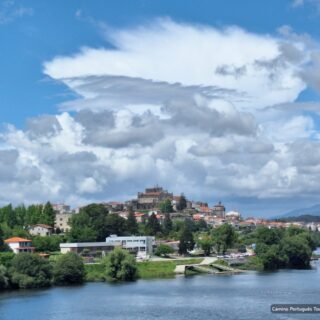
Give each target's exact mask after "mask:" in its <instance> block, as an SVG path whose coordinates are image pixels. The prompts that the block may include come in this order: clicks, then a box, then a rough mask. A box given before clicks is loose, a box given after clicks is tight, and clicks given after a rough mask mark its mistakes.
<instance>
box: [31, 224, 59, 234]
mask: <svg viewBox="0 0 320 320" xmlns="http://www.w3.org/2000/svg"><path fill="white" fill-rule="evenodd" d="M52 230H53V228H52V227H51V226H49V225H47V224H36V225H34V226H31V227H30V228H29V233H30V234H31V235H32V236H42V237H44V236H50V235H51V234H52Z"/></svg>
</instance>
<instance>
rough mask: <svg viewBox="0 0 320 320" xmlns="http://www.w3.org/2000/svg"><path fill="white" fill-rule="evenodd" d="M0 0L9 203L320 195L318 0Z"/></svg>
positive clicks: (299, 202)
mask: <svg viewBox="0 0 320 320" xmlns="http://www.w3.org/2000/svg"><path fill="white" fill-rule="evenodd" d="M0 3H1V4H0V38H1V40H2V41H1V43H2V45H1V50H0V70H1V72H0V105H1V113H0V123H1V124H2V131H1V141H2V144H1V150H0V152H3V154H2V162H1V161H0V178H1V179H2V182H1V181H0V184H1V183H2V184H3V185H2V186H1V187H2V188H3V189H6V190H7V193H2V194H1V193H0V203H3V204H5V203H8V202H13V203H20V202H39V201H45V200H47V199H49V200H51V201H54V202H56V201H59V202H69V203H72V205H79V204H83V203H88V202H91V201H102V200H111V199H115V200H123V199H126V198H128V197H131V196H134V194H135V193H136V191H138V190H140V189H141V188H143V187H144V186H147V185H148V184H150V185H152V184H155V183H159V184H163V185H164V186H165V187H167V188H169V189H172V190H173V191H174V192H176V193H179V192H181V191H185V193H186V194H187V196H189V197H192V198H194V199H196V198H198V199H199V198H200V199H203V200H206V201H209V202H210V203H214V202H216V201H218V200H223V201H225V202H226V203H227V205H228V207H229V209H230V210H231V209H238V210H240V211H242V212H245V214H247V215H250V214H252V215H260V214H263V215H273V214H277V213H278V212H279V210H280V211H281V212H283V211H286V210H290V209H293V208H296V207H300V206H305V205H309V204H310V205H311V204H314V203H315V202H317V194H318V187H320V186H319V185H318V182H317V181H318V167H317V160H318V149H319V150H320V147H319V123H320V122H319V115H318V114H319V113H318V110H320V108H319V106H318V102H319V87H320V85H319V83H320V81H319V77H318V76H317V74H318V73H317V72H318V70H320V58H319V57H318V55H319V48H320V45H319V43H320V34H319V31H318V30H320V19H319V16H320V1H317V0H304V1H302V0H295V1H291V0H290V1H289V0H288V1H285V0H272V1H263V2H262V1H256V0H244V1H237V0H224V1H210V0H202V1H198V2H195V1H191V0H184V1H178V0H176V1H173V0H161V1H160V0H153V1H151V0H149V1H146V0H127V1H124V0H117V1H103V0H92V1H85V0H82V1H80V0H78V1H75V0H68V1H65V0H55V1H40V0H37V1H35V0H34V1H32V0H29V1H28V0H25V1H22V0H21V1H19V0H3V1H1V2H0ZM179 41H181V45H180V46H176V45H175V43H177V42H179ZM162 43H163V44H162ZM179 43H180V42H179ZM193 43H194V46H193ZM158 46H159V48H158ZM200 46H201V47H202V46H203V48H204V49H203V52H201V50H198V51H197V47H200ZM152 47H154V48H152ZM84 48H86V49H84ZM155 48H158V49H159V50H157V49H155ZM263 48H265V50H266V52H265V53H264V52H263V50H264V49H263ZM183 50H184V53H182V54H181V52H180V51H183ZM220 50H226V51H225V52H226V59H225V61H224V59H223V58H224V57H223V55H222V54H220V53H219V51H220ZM238 50H239V54H238ZM232 51H234V52H232ZM239 56H240V57H241V58H239ZM319 56H320V55H319ZM212 57H213V58H212ZM184 58H185V61H184ZM211 58H212V61H211ZM206 59H207V60H208V61H209V60H210V61H211V62H207V61H206ZM182 60H183V62H182ZM141 61H142V64H141ZM216 61H219V63H218V62H216ZM183 63H184V64H183ZM99 64H100V65H101V70H100V68H99ZM171 64H172V65H171ZM97 65H98V66H97ZM175 68H176V69H175ZM206 68H212V73H215V76H214V77H213V79H211V78H210V73H208V72H207V70H206ZM170 70H176V71H175V72H173V71H172V72H170ZM79 81H80V82H79ZM106 88H107V89H106ZM204 88H207V91H206V92H205V91H204ZM218 89H219V90H218ZM208 90H209V91H210V92H209V93H208ZM212 97H215V98H212ZM181 105H182V106H181ZM188 106H190V107H188ZM181 112H182V113H184V112H185V113H186V116H185V118H183V119H180V118H179V115H180V114H181ZM202 113H203V114H202ZM188 114H190V116H188V117H187V115H188ZM197 117H198V118H197ZM210 117H212V118H210ZM210 119H211V120H210ZM217 119H220V120H219V121H218V120H217ZM207 120H208V124H207V123H206V121H207ZM209 120H210V121H211V123H212V127H210V121H209ZM8 125H9V126H8ZM95 125H96V126H95ZM178 142H179V143H178ZM173 150H174V151H173ZM309 152H311V153H312V156H309ZM301 153H302V154H303V155H304V157H303V156H302V155H301ZM319 155H320V151H319ZM319 160H320V159H319ZM11 166H13V168H11ZM10 170H12V171H14V172H15V173H14V174H13V175H11V176H10V175H8V174H7V172H8V171H10ZM77 170H78V171H77ZM139 170H141V172H140V173H139V172H138V171H139ZM77 172H78V173H79V174H77ZM164 172H168V175H167V176H166V175H165V174H164ZM138 173H139V174H138ZM2 175H3V177H2ZM172 175H174V178H173V180H175V181H172V179H169V178H168V176H169V177H170V176H172ZM319 175H320V172H319ZM181 186H184V187H183V188H182V187H181ZM17 188H19V192H17ZM268 205H269V206H270V208H268V209H266V206H268Z"/></svg>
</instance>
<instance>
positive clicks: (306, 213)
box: [273, 204, 320, 219]
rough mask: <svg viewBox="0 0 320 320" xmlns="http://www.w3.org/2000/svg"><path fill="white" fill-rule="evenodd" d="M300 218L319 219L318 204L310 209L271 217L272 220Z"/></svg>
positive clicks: (319, 209)
mask: <svg viewBox="0 0 320 320" xmlns="http://www.w3.org/2000/svg"><path fill="white" fill-rule="evenodd" d="M300 216H317V217H320V204H315V205H313V206H312V207H308V208H301V209H295V210H292V211H289V212H287V213H284V214H282V215H279V216H276V217H273V219H285V218H291V217H300Z"/></svg>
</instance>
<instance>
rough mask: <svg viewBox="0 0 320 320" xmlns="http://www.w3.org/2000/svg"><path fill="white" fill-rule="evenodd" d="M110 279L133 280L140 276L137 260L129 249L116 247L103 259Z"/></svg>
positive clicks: (107, 277) (107, 276)
mask: <svg viewBox="0 0 320 320" xmlns="http://www.w3.org/2000/svg"><path fill="white" fill-rule="evenodd" d="M103 264H104V265H105V269H106V279H107V280H108V281H133V280H135V279H137V277H138V272H137V271H138V269H137V262H136V259H135V257H134V256H133V255H131V254H130V253H129V252H128V251H126V250H123V249H120V248H116V249H114V250H113V251H112V252H110V253H109V254H108V255H107V256H106V258H105V259H104V261H103Z"/></svg>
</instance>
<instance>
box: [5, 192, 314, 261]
mask: <svg viewBox="0 0 320 320" xmlns="http://www.w3.org/2000/svg"><path fill="white" fill-rule="evenodd" d="M167 199H169V200H170V201H171V205H172V208H173V212H171V213H170V217H171V219H172V220H188V219H189V220H193V221H201V220H203V221H205V222H206V223H207V224H208V225H209V226H212V227H213V228H215V227H218V226H220V225H222V224H225V223H228V224H231V225H233V226H234V227H235V228H237V229H241V228H255V227H257V226H266V227H268V228H288V227H289V226H292V225H294V226H297V227H301V228H308V229H310V230H312V231H316V230H318V231H320V224H316V223H308V224H305V223H302V222H278V221H268V220H264V219H259V218H247V219H242V217H241V215H240V213H239V212H237V211H229V212H226V209H225V206H224V205H223V204H222V203H221V202H219V203H217V204H216V205H214V206H213V207H209V206H208V204H207V203H205V202H200V201H190V200H188V199H185V206H184V208H183V209H182V210H178V205H179V203H180V200H181V196H175V195H174V194H173V193H170V192H168V191H167V190H164V189H163V188H161V187H159V186H155V187H153V188H147V189H145V191H144V192H138V194H137V198H136V199H133V200H129V201H126V202H106V203H103V205H104V206H105V207H106V208H107V209H108V211H109V212H111V213H116V214H118V215H119V216H121V217H123V218H125V219H126V218H127V217H128V214H129V211H133V212H134V215H135V217H136V220H137V222H142V221H143V220H146V219H147V218H148V216H150V215H151V214H155V216H156V217H157V219H158V220H159V222H160V224H161V223H163V221H164V219H165V215H164V214H163V213H162V212H161V211H160V210H159V204H160V203H161V202H163V201H164V200H167ZM53 209H54V211H55V214H56V217H55V225H54V227H52V226H49V225H45V224H37V225H34V226H30V228H29V233H30V234H31V235H33V236H50V235H51V234H52V233H54V232H55V233H58V232H61V233H65V232H67V231H69V230H70V225H69V220H70V218H71V217H72V216H73V215H74V214H77V213H79V211H80V209H81V208H77V209H75V210H73V209H71V207H70V206H68V205H65V204H54V205H53ZM5 242H6V243H7V244H8V245H9V246H10V248H11V249H12V250H13V252H15V253H19V252H33V251H34V247H33V246H32V242H31V240H28V239H24V238H19V237H13V238H10V239H7V240H5ZM166 243H167V244H169V245H171V246H172V247H173V248H177V246H178V242H172V243H168V242H166ZM155 245H156V244H155V238H154V237H149V236H130V237H118V236H116V235H112V236H110V237H108V238H106V241H105V242H88V243H62V244H60V250H61V252H62V253H66V252H76V253H78V254H85V253H89V254H92V255H96V254H97V253H100V254H102V255H104V254H105V253H107V252H109V251H112V250H113V249H114V248H115V247H121V248H123V249H126V250H128V251H129V252H131V253H134V254H135V255H136V256H137V257H141V258H146V257H148V256H150V255H152V252H153V250H154V248H155Z"/></svg>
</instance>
